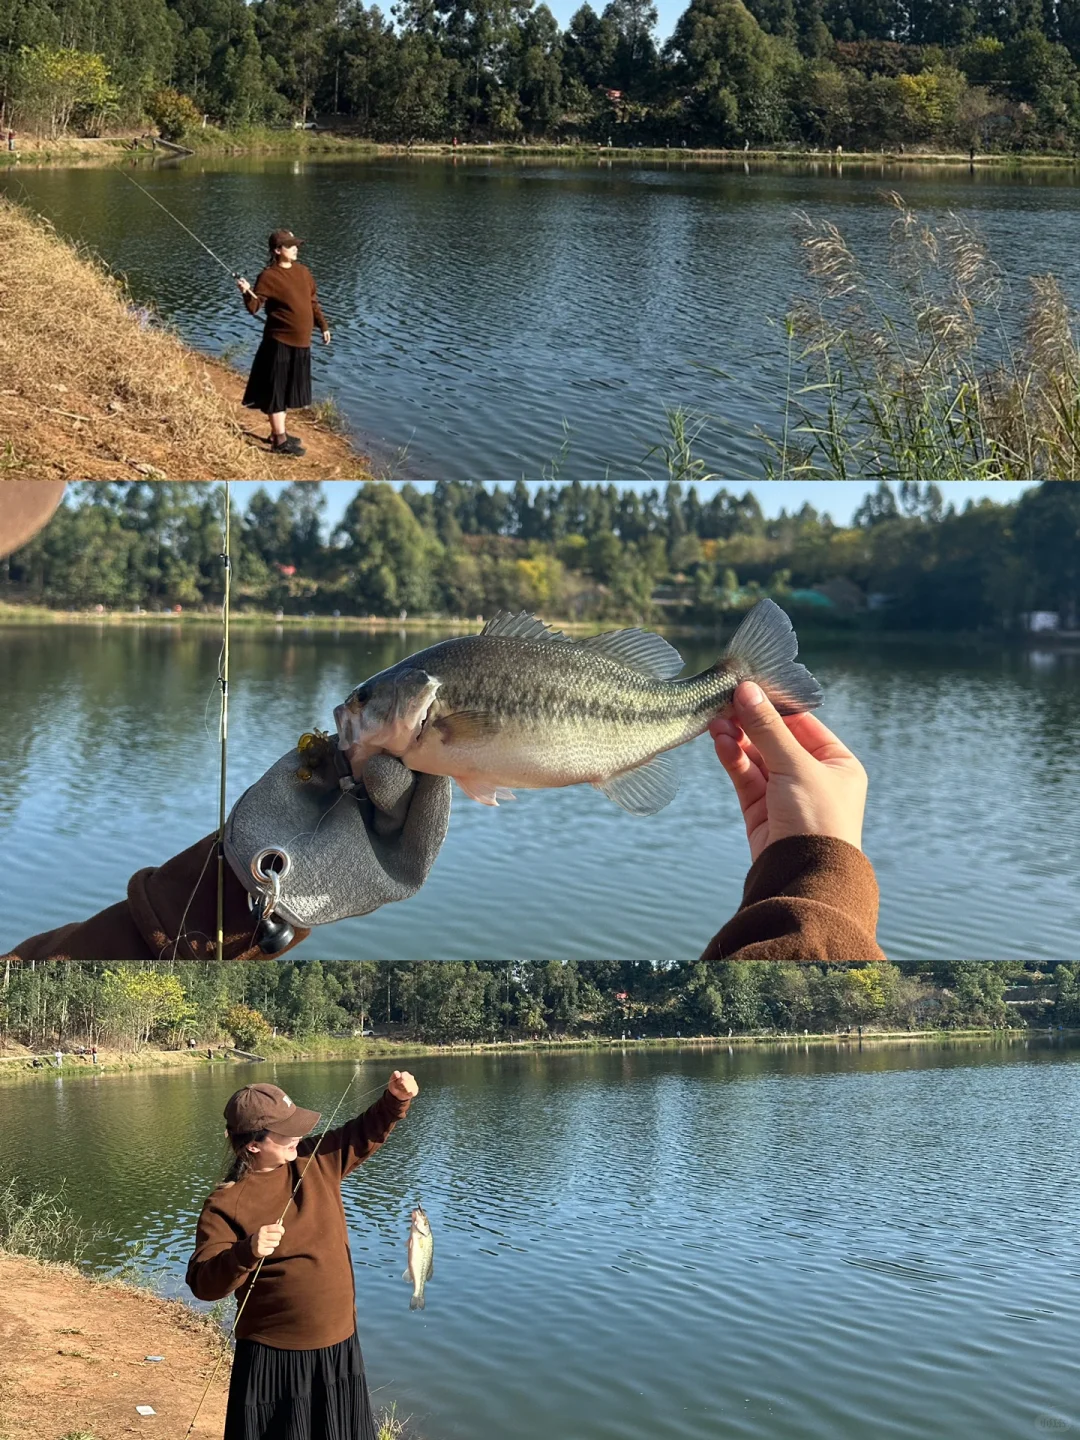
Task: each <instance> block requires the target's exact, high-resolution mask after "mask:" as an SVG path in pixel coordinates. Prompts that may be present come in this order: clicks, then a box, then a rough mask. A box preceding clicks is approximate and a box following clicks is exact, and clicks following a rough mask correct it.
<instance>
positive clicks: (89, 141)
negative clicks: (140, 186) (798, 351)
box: [0, 126, 1080, 173]
mask: <svg viewBox="0 0 1080 1440" xmlns="http://www.w3.org/2000/svg"><path fill="white" fill-rule="evenodd" d="M144 138H145V137H143V136H139V135H137V134H135V133H128V134H120V135H108V136H93V137H83V136H63V137H59V138H57V139H55V140H46V139H41V138H37V137H25V136H24V137H21V140H20V139H19V138H17V141H16V147H17V148H16V150H15V151H14V153H9V152H7V151H2V152H0V173H2V171H3V170H5V169H11V170H17V169H20V168H26V167H30V168H33V169H64V168H75V167H81V166H110V165H119V164H130V163H131V161H132V160H138V159H143V160H149V161H151V162H152V161H154V160H156V159H157V158H158V157H159V152H158V151H157V150H156V149H155V148H154V147H153V146H152V145H143V144H141V143H136V145H135V147H134V148H133V146H132V142H133V141H134V142H139V141H141V140H143V139H144ZM189 138H190V143H191V148H190V149H187V147H186V146H181V147H180V151H181V152H182V151H183V150H185V149H186V150H187V153H186V154H185V153H178V151H177V150H176V149H173V148H171V147H170V148H168V149H166V148H165V147H163V150H162V152H160V153H162V154H164V155H165V158H167V159H168V161H169V163H170V165H176V164H182V163H183V161H184V160H187V159H196V160H207V159H214V158H221V159H228V158H236V159H241V158H248V159H250V158H265V159H274V158H275V157H280V158H287V159H310V160H330V159H334V158H340V159H346V160H364V159H371V160H386V159H406V160H408V159H439V160H457V159H481V158H483V159H492V158H496V159H507V160H530V159H536V160H542V161H545V162H550V161H551V160H558V159H561V160H567V161H570V162H574V163H590V164H592V163H595V162H596V161H597V160H603V161H606V162H608V163H619V164H628V163H633V162H636V161H643V160H647V161H650V162H656V161H662V162H665V163H677V164H680V165H683V164H710V163H717V162H720V163H729V162H730V163H737V164H745V163H748V162H753V163H754V164H757V165H768V164H774V165H809V166H828V167H829V168H830V169H837V168H840V167H842V166H844V165H856V166H889V167H894V168H898V169H912V168H917V167H918V166H920V165H924V166H935V167H963V168H964V169H967V170H971V169H972V168H978V169H985V170H1000V169H1010V168H1011V169H1024V170H1036V169H1044V170H1045V169H1080V154H1077V153H1072V154H1066V153H1064V152H1053V151H1015V152H1013V151H1004V152H998V151H988V152H976V154H975V155H974V157H972V156H971V155H970V153H969V154H964V153H963V152H954V151H936V150H934V151H926V152H919V151H908V150H905V151H903V152H900V151H899V150H851V151H841V152H839V153H837V152H836V151H832V150H816V151H815V150H803V149H798V148H790V149H789V148H777V149H764V150H761V149H751V150H742V149H735V150H730V149H722V148H711V147H702V148H695V149H691V148H690V147H689V146H688V147H687V148H686V149H683V148H682V146H681V145H679V146H663V145H641V146H640V147H639V146H637V145H612V146H608V145H606V144H603V143H602V142H598V141H573V142H566V143H564V144H558V143H555V142H536V143H533V144H529V143H515V142H504V141H471V142H463V143H459V144H457V145H455V144H453V143H452V142H451V141H446V140H439V141H422V142H418V143H415V144H412V143H408V142H405V141H394V142H384V141H374V140H367V139H363V138H360V137H357V136H354V135H351V134H349V133H347V132H342V131H340V130H336V129H334V127H333V126H328V127H327V128H326V129H325V130H316V131H314V132H311V131H280V132H278V131H272V130H252V131H236V132H231V133H230V132H227V131H223V132H219V133H217V134H215V135H214V136H213V137H212V138H208V137H204V136H203V135H201V134H200V133H196V134H195V135H193V136H191V137H189ZM20 145H21V148H20Z"/></svg>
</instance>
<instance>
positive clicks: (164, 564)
mask: <svg viewBox="0 0 1080 1440" xmlns="http://www.w3.org/2000/svg"><path fill="white" fill-rule="evenodd" d="M70 489H71V492H72V493H71V494H70V496H69V499H68V502H67V503H65V505H64V506H63V507H62V508H61V509H60V510H59V511H58V512H57V514H56V516H55V517H54V518H53V520H52V521H51V523H50V524H49V525H48V526H47V527H46V528H45V529H44V530H43V531H42V532H41V533H40V534H39V535H38V536H37V537H36V538H35V539H34V540H33V541H32V542H31V543H30V544H29V545H28V546H26V547H25V548H24V549H23V550H20V551H18V552H16V553H15V554H14V555H12V556H10V557H9V558H8V559H7V560H6V561H0V600H6V601H9V602H15V603H19V602H34V603H37V604H43V605H48V606H56V607H66V608H76V609H80V610H82V609H85V608H86V607H88V606H91V607H92V606H95V605H102V606H105V607H118V608H131V607H135V606H139V607H142V608H144V609H146V610H148V611H160V610H172V609H174V608H175V607H176V606H180V607H187V608H189V609H190V608H192V607H194V608H196V609H197V608H199V607H200V606H214V605H219V604H220V602H221V596H222V565H221V559H220V556H221V548H222V520H223V502H222V493H221V487H220V486H215V485H209V484H202V483H197V482H189V483H176V484H174V483H171V482H158V483H151V482H134V481H130V482H129V481H125V482H116V483H111V482H85V483H82V484H79V485H74V486H72V487H70ZM325 503H326V502H325V495H324V493H323V490H322V487H321V485H320V484H318V483H307V482H300V483H297V484H294V485H291V486H289V487H287V488H286V489H285V490H284V491H282V492H281V494H280V495H279V496H278V498H276V499H275V498H272V497H271V496H270V495H269V494H268V493H267V492H265V491H262V490H260V491H258V492H256V494H255V495H254V496H253V497H252V499H251V501H250V503H249V504H248V506H247V508H246V510H245V511H244V513H243V514H239V513H237V514H235V515H234V517H233V531H232V556H233V601H234V605H235V606H236V608H237V609H238V610H241V611H242V610H243V609H244V608H245V607H247V608H252V609H261V610H267V609H281V610H282V611H283V612H290V613H295V614H304V613H308V612H312V613H318V614H325V615H330V614H333V613H335V612H337V613H341V614H348V615H376V616H384V617H386V616H389V617H398V616H400V615H401V613H402V612H405V613H407V614H411V615H432V616H464V617H475V616H480V615H486V616H490V615H491V614H493V613H494V612H495V611H496V610H499V609H512V610H518V609H528V610H535V611H538V612H540V613H541V614H543V615H545V616H546V617H548V618H562V619H568V618H577V619H582V620H588V621H592V620H595V621H601V622H603V621H609V620H610V621H619V620H633V621H636V622H641V623H658V622H662V621H663V620H665V619H667V620H686V621H689V622H692V623H696V624H706V625H707V624H711V623H716V622H718V621H721V620H723V621H725V622H726V621H727V620H730V619H732V618H733V617H734V615H735V614H737V612H738V611H739V610H741V609H745V608H746V607H747V606H748V605H750V604H752V603H753V602H754V601H755V600H757V599H758V598H760V597H761V596H762V595H766V594H767V595H770V596H772V597H773V598H775V599H776V600H777V601H778V602H779V603H781V604H783V605H785V607H786V608H788V609H789V610H790V612H791V613H792V614H793V615H795V616H796V617H797V618H798V619H799V620H800V621H801V623H807V621H808V620H809V619H810V618H812V617H813V616H827V617H828V619H829V621H830V623H834V624H844V623H849V624H854V623H862V622H863V621H865V620H869V622H870V623H873V624H875V625H881V626H883V627H890V626H891V627H895V628H901V629H938V630H979V629H985V630H997V629H1008V628H1010V627H1014V626H1016V625H1017V624H1019V623H1020V620H1019V617H1020V616H1022V615H1023V614H1024V613H1025V612H1029V611H1032V610H1050V611H1057V612H1058V613H1059V614H1060V615H1061V616H1062V618H1063V621H1064V623H1066V624H1069V625H1073V624H1075V623H1076V620H1077V612H1078V609H1080V486H1076V485H1072V484H1069V483H1068V482H1057V481H1048V482H1046V483H1044V484H1042V485H1039V486H1036V487H1033V488H1032V489H1030V490H1027V491H1025V492H1024V493H1023V494H1022V495H1021V497H1020V498H1019V499H1018V500H1016V501H1014V502H1011V503H1009V504H997V503H994V502H993V501H991V500H985V499H984V500H980V501H978V502H973V501H969V502H967V503H966V504H965V505H964V506H963V508H962V509H956V508H955V507H954V506H952V505H948V506H946V505H945V504H944V503H943V501H942V496H941V492H940V491H939V490H938V489H937V487H936V486H934V485H932V484H929V485H920V484H918V483H916V482H911V483H908V482H905V483H903V484H901V485H900V486H898V487H897V486H890V485H888V484H885V483H882V484H881V485H880V486H879V487H878V489H877V490H876V491H874V492H872V493H871V494H870V495H868V497H867V498H866V500H865V501H864V502H863V504H862V505H861V506H860V507H859V509H858V511H857V513H856V515H855V516H854V519H853V523H852V524H850V525H837V524H835V523H834V522H833V521H832V520H831V519H830V517H829V516H828V515H827V514H822V513H819V512H818V511H817V510H816V509H814V507H813V506H811V505H809V504H807V505H804V506H803V507H802V508H801V509H800V510H799V511H798V512H797V513H794V514H788V513H782V514H781V515H780V516H778V517H776V518H767V517H766V516H765V515H764V514H763V513H762V510H761V507H760V505H759V504H758V502H757V499H756V498H755V496H754V494H753V492H751V491H747V492H745V493H743V494H736V493H734V492H733V491H731V490H729V489H726V488H725V487H723V486H720V485H717V484H712V483H710V484H708V485H705V486H702V487H700V488H698V487H695V486H686V485H682V484H679V483H678V482H673V483H671V484H669V485H668V486H667V487H666V488H661V489H656V488H654V489H650V490H644V491H643V490H637V489H621V488H618V487H616V486H614V485H604V484H580V483H577V482H566V483H555V484H551V485H544V486H539V487H534V488H530V487H529V486H528V485H526V484H524V483H523V482H518V484H516V485H514V486H512V487H508V488H504V487H499V486H489V485H484V484H482V483H480V482H473V483H465V482H457V481H446V482H439V483H437V484H435V485H425V486H415V485H404V486H402V487H401V488H400V489H396V488H394V486H392V485H391V484H389V483H387V482H385V481H371V482H367V483H365V484H364V485H362V486H361V487H360V488H359V489H358V490H357V492H356V493H355V495H354V496H353V498H352V499H351V500H350V502H349V505H348V507H347V509H346V511H345V513H344V515H343V516H342V518H341V520H340V522H339V523H338V524H337V525H335V526H334V527H333V528H332V529H328V527H327V526H326V525H325V523H324V511H325ZM830 596H831V597H833V599H834V600H835V603H833V600H830V598H829V597H830ZM869 602H872V604H873V605H874V607H875V608H874V610H873V612H872V613H869V612H868V613H867V614H866V615H861V612H863V611H864V610H865V608H866V606H867V604H868V603H869ZM830 606H831V608H830ZM860 617H861V618H860Z"/></svg>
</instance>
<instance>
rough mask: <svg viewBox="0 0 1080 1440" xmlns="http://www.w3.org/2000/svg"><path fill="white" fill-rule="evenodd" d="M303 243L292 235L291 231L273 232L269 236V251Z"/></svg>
mask: <svg viewBox="0 0 1080 1440" xmlns="http://www.w3.org/2000/svg"><path fill="white" fill-rule="evenodd" d="M303 243H304V242H303V240H301V239H299V238H298V237H297V236H296V235H294V234H293V233H292V231H291V230H275V231H274V233H273V234H272V235H271V236H270V249H271V250H283V249H284V248H285V246H286V245H303Z"/></svg>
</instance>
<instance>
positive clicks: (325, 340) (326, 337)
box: [322, 330, 330, 345]
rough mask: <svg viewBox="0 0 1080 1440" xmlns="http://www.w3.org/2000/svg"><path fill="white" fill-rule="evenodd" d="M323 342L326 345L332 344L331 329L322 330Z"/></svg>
mask: <svg viewBox="0 0 1080 1440" xmlns="http://www.w3.org/2000/svg"><path fill="white" fill-rule="evenodd" d="M322 343H323V344H324V345H329V344H330V331H329V330H324V331H323V332H322Z"/></svg>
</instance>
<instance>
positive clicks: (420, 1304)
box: [409, 1295, 424, 1310]
mask: <svg viewBox="0 0 1080 1440" xmlns="http://www.w3.org/2000/svg"><path fill="white" fill-rule="evenodd" d="M423 1308H424V1297H423V1295H414V1296H413V1297H412V1299H411V1300H410V1301H409V1309H410V1310H423Z"/></svg>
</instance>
